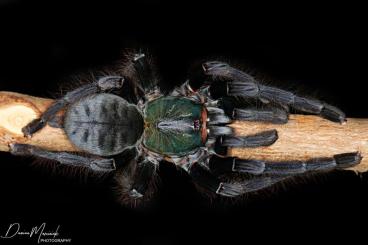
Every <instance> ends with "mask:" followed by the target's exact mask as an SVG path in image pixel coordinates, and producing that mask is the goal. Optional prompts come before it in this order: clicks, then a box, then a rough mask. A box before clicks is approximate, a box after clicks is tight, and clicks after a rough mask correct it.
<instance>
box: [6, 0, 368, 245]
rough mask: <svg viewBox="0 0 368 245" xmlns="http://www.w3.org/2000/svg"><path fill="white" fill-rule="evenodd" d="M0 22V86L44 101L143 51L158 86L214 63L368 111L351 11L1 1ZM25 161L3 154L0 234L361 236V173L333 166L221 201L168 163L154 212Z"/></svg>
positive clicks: (103, 184) (155, 238) (161, 239)
mask: <svg viewBox="0 0 368 245" xmlns="http://www.w3.org/2000/svg"><path fill="white" fill-rule="evenodd" d="M0 26H1V28H0V90H7V91H15V92H22V93H27V94H31V95H36V96H44V97H49V96H51V95H52V94H53V93H54V92H57V90H58V84H60V83H61V82H64V83H65V82H67V81H68V77H69V76H71V75H73V74H76V73H78V72H84V71H86V70H88V69H97V68H98V67H102V66H106V65H109V64H111V63H113V62H115V61H116V60H117V59H118V58H119V56H120V55H121V51H122V50H123V49H125V48H137V47H144V48H147V49H148V50H150V51H151V53H152V54H153V55H154V56H155V57H156V61H157V64H158V69H159V74H160V75H161V77H162V86H163V87H164V88H166V89H170V88H172V87H173V86H174V85H178V84H180V83H181V82H183V81H184V80H185V77H186V73H187V70H188V68H189V66H190V65H191V64H192V63H193V62H196V61H198V60H205V59H207V58H222V59H224V60H225V61H234V62H235V63H238V64H242V65H244V67H245V68H246V69H247V70H248V71H251V72H253V73H254V74H255V75H257V77H259V78H260V79H261V80H265V81H267V82H270V81H273V82H274V83H275V84H278V85H280V86H282V87H286V88H293V89H296V90H298V91H301V92H304V93H305V94H312V95H315V96H318V97H319V98H321V99H324V100H326V101H329V102H330V103H332V104H334V105H336V106H338V107H340V108H341V109H342V110H344V111H345V112H346V113H347V115H348V116H349V117H365V118H367V117H368V111H367V107H366V88H365V84H366V82H367V78H366V74H364V72H365V69H366V54H367V52H366V43H367V42H366V41H367V40H366V39H365V38H364V35H363V34H364V31H366V26H364V16H363V15H362V13H361V12H360V11H359V6H345V5H328V6H321V5H304V4H298V5H297V6H291V5H285V6H281V5H272V6H271V5H268V4H263V5H260V6H254V5H253V4H252V5H251V4H248V3H243V4H240V3H236V2H230V1H205V2H201V3H198V2H190V1H182V2H176V1H173V3H167V2H163V1H153V2H150V1H134V2H130V3H120V4H117V3H115V4H107V3H104V4H102V3H99V4H97V3H91V2H89V3H83V4H82V3H79V4H76V3H75V2H74V3H70V4H67V3H61V2H60V3H59V2H55V1H49V2H48V3H47V2H31V1H27V2H21V1H10V0H8V1H1V2H0ZM31 162H32V160H30V159H24V158H19V157H13V156H10V155H9V154H8V153H1V154H0V193H1V199H0V232H1V233H0V235H3V234H4V232H5V231H6V229H7V228H8V226H9V224H11V223H14V222H20V223H21V224H22V226H24V227H25V228H27V227H32V226H34V225H39V224H41V223H42V222H47V224H48V227H50V228H52V227H55V226H56V225H57V224H60V225H61V228H60V230H59V232H60V234H61V236H62V237H66V238H72V239H73V242H75V243H77V242H80V243H82V242H87V241H96V240H99V241H112V240H119V243H120V244H176V243H184V244H191V243H197V242H205V243H206V244H212V243H216V244H218V243H225V242H229V243H227V244H242V243H247V242H248V243H249V242H250V240H251V239H256V240H257V242H262V241H264V240H266V239H267V240H268V239H271V240H272V242H276V241H282V242H285V241H294V242H298V241H305V240H306V239H311V240H317V235H318V237H319V238H318V239H319V240H318V241H320V239H326V240H330V239H332V238H334V237H337V238H339V239H342V238H347V239H350V240H351V239H354V238H357V239H358V238H359V237H360V236H361V235H363V234H364V227H365V225H364V222H365V220H366V214H365V213H366V212H365V211H366V208H367V206H368V202H367V200H366V196H367V194H368V192H367V190H368V184H367V176H366V175H364V174H363V175H361V176H358V175H355V174H353V173H351V172H333V173H330V174H328V175H320V176H316V177H314V178H308V179H306V180H303V181H300V180H299V182H301V183H299V184H287V185H286V187H284V188H277V189H276V190H274V191H269V192H268V193H266V194H262V195H257V196H251V197H249V198H248V199H247V200H241V201H238V202H235V203H229V202H224V201H221V202H210V201H207V200H206V199H203V198H201V197H200V196H199V195H198V194H197V193H196V192H195V190H194V188H193V186H192V185H191V184H190V180H189V178H188V177H187V176H185V174H183V173H182V172H177V171H176V169H175V168H174V167H172V166H170V165H167V164H164V165H162V166H161V169H160V175H161V178H162V187H161V190H160V197H159V198H158V200H157V202H156V204H155V205H153V207H151V208H147V209H145V210H134V209H128V208H124V207H121V206H120V205H119V204H118V203H116V202H115V200H114V198H113V196H112V193H111V191H110V188H109V187H110V184H111V183H110V181H109V179H107V180H96V179H95V178H92V177H83V176H82V177H78V176H77V177H75V178H73V177H68V176H60V175H57V174H51V171H49V170H48V169H43V168H41V169H40V168H36V167H34V166H31V164H30V163H31ZM362 221H363V224H361V223H360V222H362ZM3 241H4V240H1V241H0V243H1V244H3ZM11 241H12V242H19V241H23V242H29V243H35V242H36V241H35V240H34V239H25V238H23V239H21V238H16V239H12V240H11Z"/></svg>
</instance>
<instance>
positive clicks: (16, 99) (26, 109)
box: [0, 92, 368, 172]
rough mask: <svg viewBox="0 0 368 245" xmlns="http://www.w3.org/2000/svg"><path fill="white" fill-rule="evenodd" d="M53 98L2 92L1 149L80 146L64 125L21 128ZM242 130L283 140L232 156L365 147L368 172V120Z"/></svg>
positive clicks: (295, 122) (298, 155) (297, 120)
mask: <svg viewBox="0 0 368 245" xmlns="http://www.w3.org/2000/svg"><path fill="white" fill-rule="evenodd" d="M51 103H52V100H51V99H43V98H37V97H32V96H28V95H23V94H18V93H13V92H0V151H9V147H8V145H9V144H10V143H14V142H18V143H27V144H33V145H37V146H42V147H44V148H46V149H49V150H53V151H77V149H76V148H75V147H74V146H73V145H72V144H71V143H70V142H69V140H68V139H67V137H66V135H65V133H64V131H63V130H61V129H55V128H51V127H49V126H46V127H45V128H44V129H42V130H41V131H39V132H37V133H35V134H34V135H33V137H32V138H30V139H28V138H25V137H23V135H22V132H21V128H22V127H23V126H24V125H26V124H27V123H28V122H30V121H31V120H32V119H34V118H37V117H38V116H39V115H40V114H41V112H42V111H44V110H45V109H46V108H47V107H48V106H49V105H50V104H51ZM231 126H232V127H234V128H235V131H236V133H237V134H238V135H251V134H255V133H257V132H261V131H264V130H270V129H276V130H277V131H278V135H279V139H278V140H277V141H276V143H274V144H273V145H271V146H268V147H258V148H233V149H230V151H229V155H231V156H236V157H240V158H257V159H264V160H269V161H275V160H292V159H297V160H304V159H309V158H313V157H326V156H332V155H334V154H338V153H343V152H355V151H359V152H361V154H362V156H363V160H362V163H361V164H359V165H357V166H355V167H354V168H352V170H354V171H357V172H365V171H368V119H354V118H349V119H348V121H347V123H345V124H343V125H342V124H338V123H333V122H330V121H328V120H325V119H322V118H319V117H317V116H305V115H291V116H290V120H289V122H288V123H287V124H283V125H275V124H269V123H259V122H240V121H237V122H234V123H233V124H232V125H231Z"/></svg>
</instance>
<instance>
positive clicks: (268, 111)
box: [232, 108, 288, 124]
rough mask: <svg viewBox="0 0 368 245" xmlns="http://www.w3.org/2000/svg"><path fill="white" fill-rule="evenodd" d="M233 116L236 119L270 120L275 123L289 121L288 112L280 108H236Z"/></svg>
mask: <svg viewBox="0 0 368 245" xmlns="http://www.w3.org/2000/svg"><path fill="white" fill-rule="evenodd" d="M232 117H233V119H235V120H242V121H256V122H270V123H275V124H284V123H287V121H288V113H287V112H286V111H285V110H282V109H280V108H265V109H262V108H261V109H257V108H247V109H240V108H234V109H233V111H232Z"/></svg>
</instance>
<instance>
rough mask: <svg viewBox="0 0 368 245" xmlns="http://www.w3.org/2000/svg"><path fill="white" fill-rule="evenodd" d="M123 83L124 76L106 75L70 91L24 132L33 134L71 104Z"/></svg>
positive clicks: (118, 86) (26, 127) (116, 87)
mask: <svg viewBox="0 0 368 245" xmlns="http://www.w3.org/2000/svg"><path fill="white" fill-rule="evenodd" d="M123 83H124V78H123V77H120V76H106V77H102V78H100V79H99V80H98V81H97V82H93V83H89V84H86V85H83V86H81V87H79V88H77V89H75V90H73V91H70V92H68V93H67V94H66V95H65V96H64V97H62V98H61V99H58V100H56V101H55V102H54V103H53V104H52V105H51V106H50V107H49V108H48V109H47V110H46V111H45V112H44V113H42V115H41V116H40V118H37V119H34V120H33V121H31V122H30V123H29V124H28V125H26V126H25V127H24V128H23V129H22V132H23V134H24V135H25V136H31V135H32V134H33V133H35V132H37V131H38V130H40V129H42V128H43V127H44V126H45V125H46V123H47V122H48V121H49V120H51V119H52V118H53V117H54V116H55V115H56V114H57V113H58V112H59V111H61V110H62V109H64V108H65V107H67V106H68V105H69V104H72V103H74V102H76V101H78V100H79V99H81V98H84V97H86V96H89V95H92V94H96V93H99V92H105V91H110V90H113V89H119V88H121V87H122V86H123Z"/></svg>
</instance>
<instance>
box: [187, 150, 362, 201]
mask: <svg viewBox="0 0 368 245" xmlns="http://www.w3.org/2000/svg"><path fill="white" fill-rule="evenodd" d="M361 159H362V157H361V156H360V154H359V153H356V152H353V153H343V154H337V155H334V156H333V157H330V158H314V159H310V160H308V161H304V162H303V161H294V162H292V161H289V162H266V161H262V160H257V159H249V160H245V159H238V158H234V157H224V158H222V157H217V156H212V157H211V159H210V160H209V162H208V166H207V167H204V165H202V164H201V163H196V164H193V165H192V166H191V167H190V169H189V174H190V175H191V177H192V178H193V181H195V182H196V183H197V184H198V185H199V186H201V187H202V188H205V189H207V190H209V191H211V192H214V193H216V194H218V195H221V196H227V197H235V196H239V195H242V194H245V193H249V192H254V191H258V190H261V189H264V188H267V187H269V186H271V185H273V184H275V183H278V182H280V181H282V180H285V179H287V178H290V177H293V176H296V175H298V174H302V173H306V172H317V171H326V170H332V169H340V168H348V167H352V166H354V165H356V164H359V163H360V161H361ZM207 168H208V169H207ZM228 173H241V174H246V175H245V178H244V179H243V180H242V181H233V182H223V181H221V180H220V179H219V176H221V175H223V174H228ZM247 175H248V177H247Z"/></svg>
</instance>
